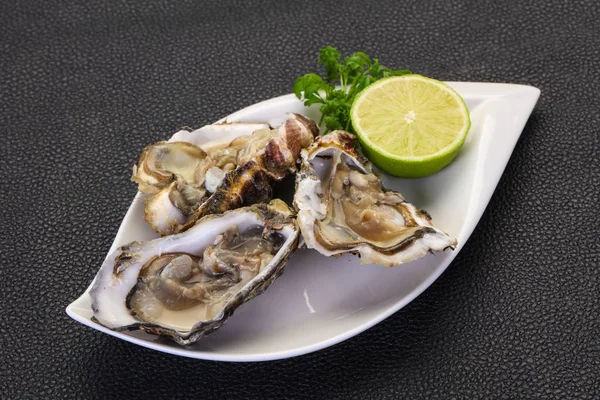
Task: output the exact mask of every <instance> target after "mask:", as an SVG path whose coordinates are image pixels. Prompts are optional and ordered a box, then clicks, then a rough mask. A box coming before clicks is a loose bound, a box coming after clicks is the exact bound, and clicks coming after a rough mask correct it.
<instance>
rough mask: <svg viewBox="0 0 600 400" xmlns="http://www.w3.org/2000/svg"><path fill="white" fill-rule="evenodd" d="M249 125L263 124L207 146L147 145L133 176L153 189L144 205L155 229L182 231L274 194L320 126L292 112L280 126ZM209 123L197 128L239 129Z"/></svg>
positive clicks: (142, 185)
mask: <svg viewBox="0 0 600 400" xmlns="http://www.w3.org/2000/svg"><path fill="white" fill-rule="evenodd" d="M232 125H236V126H237V127H236V130H237V131H240V130H243V129H247V128H245V127H244V126H242V125H243V124H232ZM248 126H250V127H253V126H261V127H263V128H261V129H259V130H258V131H255V132H254V133H252V134H251V135H244V136H240V137H238V138H235V139H233V140H231V141H229V142H210V143H206V144H204V145H203V146H202V148H200V147H198V146H195V145H194V144H191V143H187V142H168V143H167V142H160V143H158V144H157V145H153V146H149V147H147V148H146V149H144V151H143V152H142V156H141V157H140V160H139V162H138V164H137V165H136V166H135V167H134V176H133V178H132V180H134V181H135V182H137V183H138V184H139V187H140V191H142V192H143V193H151V194H152V196H150V197H148V198H147V199H146V203H145V210H144V218H145V219H146V221H147V222H148V223H149V224H150V226H151V227H152V229H154V230H155V231H156V232H158V233H159V234H161V235H163V236H164V235H169V234H173V233H177V232H182V231H183V230H185V229H188V228H190V227H191V226H192V225H193V224H194V222H195V221H197V220H198V219H199V218H201V217H202V216H204V215H206V214H209V213H214V212H216V210H219V212H223V211H226V210H230V209H234V208H237V207H241V206H244V205H250V204H255V203H260V202H265V201H268V200H270V199H271V197H272V190H271V184H272V183H273V181H274V180H280V179H282V178H283V177H285V175H287V174H288V173H294V172H295V171H296V160H297V159H298V158H299V155H300V150H301V149H302V148H306V147H308V146H309V145H310V144H311V143H312V142H313V140H314V136H315V135H316V133H317V130H318V129H317V127H316V124H315V123H314V122H313V121H312V120H310V119H308V118H306V117H304V116H301V115H299V114H291V116H290V118H288V119H287V120H286V121H285V122H284V123H283V124H282V125H281V126H280V127H279V129H276V130H271V129H265V128H264V125H263V124H248ZM209 127H210V128H209ZM209 127H205V128H201V129H200V130H198V131H197V132H199V135H200V133H202V132H204V133H203V134H206V133H207V132H206V129H211V130H217V131H219V130H231V129H233V128H232V127H231V125H211V126H209ZM203 129H204V130H205V131H203ZM182 132H184V131H182ZM180 133H181V132H178V135H179V136H181V135H180ZM182 137H183V136H182ZM185 138H187V139H189V140H193V139H194V138H193V137H192V136H190V135H187V136H185ZM192 150H193V151H192ZM172 160H174V161H172ZM157 177H159V178H160V179H159V178H157Z"/></svg>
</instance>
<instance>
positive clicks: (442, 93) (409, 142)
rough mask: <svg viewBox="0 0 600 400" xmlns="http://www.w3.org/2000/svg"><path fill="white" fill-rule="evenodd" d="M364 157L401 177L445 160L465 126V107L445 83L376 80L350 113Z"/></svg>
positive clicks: (416, 78)
mask: <svg viewBox="0 0 600 400" xmlns="http://www.w3.org/2000/svg"><path fill="white" fill-rule="evenodd" d="M350 116H351V120H352V126H353V127H354V130H355V131H356V133H357V135H358V138H359V140H360V142H361V144H362V146H363V149H364V151H365V153H366V155H367V157H369V159H370V160H371V161H372V162H373V163H374V164H375V165H377V166H378V167H379V168H381V169H382V170H384V171H385V172H387V173H389V174H392V175H395V176H400V177H403V178H420V177H423V176H427V175H431V174H433V173H435V172H437V171H439V170H440V169H442V168H444V167H445V166H446V165H448V164H449V163H450V162H451V161H452V160H453V159H454V157H456V154H457V153H458V150H459V149H460V147H461V146H462V144H463V142H464V141H465V138H466V137H467V133H468V132H469V128H470V127H471V120H470V119H469V109H468V108H467V106H466V104H465V102H464V100H463V99H462V97H460V95H459V94H458V93H456V92H455V91H454V90H453V89H452V88H450V86H448V85H446V84H445V83H443V82H440V81H436V80H435V79H430V78H426V77H424V76H421V75H404V76H397V77H391V78H386V79H382V80H380V81H378V82H376V83H374V84H372V85H371V86H369V87H367V88H366V89H365V90H363V91H362V92H361V93H360V94H359V95H358V97H357V98H356V100H354V103H353V104H352V110H351V113H350Z"/></svg>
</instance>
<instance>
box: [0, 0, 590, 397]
mask: <svg viewBox="0 0 600 400" xmlns="http://www.w3.org/2000/svg"><path fill="white" fill-rule="evenodd" d="M496 3H499V4H496ZM599 32H600V8H599V7H598V4H597V3H596V2H594V1H544V2H542V1H539V2H535V1H510V2H492V1H487V2H480V1H463V2H459V1H451V2H450V1H449V2H443V3H442V2H431V1H407V2H396V1H393V0H390V1H385V0H380V1H377V2H367V1H364V0H363V1H348V2H341V1H324V0H323V1H316V0H315V1H308V2H300V1H296V2H291V1H289V2H285V1H275V0H273V1H264V2H242V1H231V0H221V1H218V2H217V1H214V2H213V1H179V2H158V1H144V2H138V3H137V4H134V3H129V2H114V3H112V2H95V3H94V4H91V2H89V3H88V2H83V1H82V2H65V1H57V2H52V3H50V2H42V1H40V2H34V1H23V2H3V3H2V4H0V134H1V139H2V141H1V144H0V170H1V171H2V176H3V179H2V180H0V204H1V211H0V226H1V230H0V253H1V255H2V261H3V265H2V267H1V268H0V397H1V398H7V399H16V398H48V399H50V398H52V399H54V398H103V399H106V398H129V399H132V398H154V397H159V396H160V397H164V398H273V399H279V398H313V399H314V398H324V399H334V398H340V399H348V398H357V399H376V398H410V399H417V398H504V399H515V398H540V399H562V398H569V399H574V398H581V399H593V398H600V322H599V321H600V318H599V315H600V271H599V261H600V260H599V259H600V240H599V231H600V219H599V214H600V213H599V208H600V207H599V206H600V203H599V194H598V193H599V189H600V182H599V180H600V178H599V177H600V155H599V148H600V140H599V137H600V100H599V96H598V93H600V78H599V75H598V71H599V70H600V61H599V60H600V36H599V35H598V33H599ZM327 44H332V45H335V46H337V47H339V48H340V49H341V50H343V51H344V52H349V51H355V50H359V49H362V50H364V51H366V52H367V53H369V54H372V55H376V56H379V57H380V58H381V59H382V62H384V63H385V64H386V65H390V66H393V67H398V68H411V69H413V70H415V71H418V72H419V73H422V74H425V75H431V76H434V77H437V78H438V79H444V80H458V81H461V80H464V81H495V82H512V83H524V84H530V85H534V86H537V87H539V88H540V89H541V90H542V96H541V98H540V101H539V103H538V106H537V108H536V110H535V111H534V113H533V115H532V117H531V119H530V121H529V123H528V124H527V126H526V128H525V131H524V132H523V135H522V137H521V139H520V141H519V143H518V144H517V147H516V149H515V152H514V154H513V156H512V158H511V161H510V163H509V165H508V167H507V169H506V171H505V174H504V176H503V178H502V180H501V182H500V184H499V186H498V188H497V190H496V193H495V195H494V197H493V198H492V201H491V203H490V204H489V206H488V208H487V211H486V213H485V214H484V216H483V218H482V219H481V222H480V223H479V225H478V227H477V229H476V231H475V232H474V234H473V236H472V238H471V240H470V241H469V242H468V243H467V244H466V246H465V248H464V249H463V250H462V252H461V253H460V254H459V255H458V257H457V258H456V260H455V261H454V263H453V264H452V265H451V266H450V267H449V269H448V270H447V271H446V272H445V273H444V274H443V275H442V277H441V278H440V279H439V280H438V281H437V282H435V283H434V285H433V286H432V287H431V288H430V289H428V290H427V291H426V292H425V293H424V294H423V295H422V296H420V297H419V298H418V299H417V300H415V301H414V302H412V303H411V304H410V305H409V306H407V307H406V308H404V309H403V310H401V311H400V312H398V313H396V314H395V315H393V316H392V317H390V318H389V319H387V320H386V321H384V322H383V323H381V324H379V325H378V326H376V327H374V328H372V329H370V330H368V331H367V332H365V333H363V334H361V335H359V336H357V337H355V338H353V339H351V340H348V341H346V342H344V343H342V344H339V345H337V346H334V347H333V348H329V349H326V350H323V351H320V352H317V353H313V354H310V355H306V356H302V357H299V358H295V359H289V360H282V361H276V362H269V363H256V364H228V363H214V362H207V361H195V360H190V359H184V358H178V357H174V356H169V355H165V354H161V353H158V352H154V351H151V350H146V349H143V348H141V347H138V346H135V345H132V344H128V343H125V342H122V341H119V340H117V339H114V338H112V337H109V336H107V335H104V334H101V333H99V332H96V331H94V330H91V329H88V328H85V327H83V326H81V325H79V324H77V323H76V322H74V321H72V320H70V319H69V318H68V317H67V316H66V315H65V313H64V307H65V306H66V305H67V304H68V303H69V302H71V301H72V300H73V299H75V298H76V297H77V296H78V295H79V294H80V293H81V292H82V291H83V290H85V288H86V287H87V285H88V284H89V282H90V281H91V279H92V278H93V276H94V274H95V272H96V270H97V268H98V266H99V265H100V263H101V261H102V260H103V258H104V256H105V255H106V251H107V249H108V248H109V246H110V243H111V241H112V239H113V237H114V235H115V233H116V231H117V228H118V226H119V223H120V220H121V219H122V217H123V215H124V213H125V211H126V209H127V207H128V205H129V203H130V201H131V199H132V197H133V195H134V193H135V191H136V188H135V186H134V185H133V184H132V183H131V182H129V179H128V174H129V171H130V167H131V165H132V163H133V162H134V160H135V159H136V157H137V155H138V153H139V151H140V149H141V148H142V147H143V146H144V145H146V144H148V143H150V142H152V141H155V140H158V139H164V138H166V137H168V136H169V135H170V134H171V133H173V132H174V131H175V130H176V129H177V128H178V127H180V126H185V125H187V126H200V125H202V124H205V123H208V122H211V121H214V120H216V119H218V118H220V117H222V116H224V115H226V114H228V113H230V112H232V111H235V110H237V109H239V108H242V107H244V106H247V105H250V104H252V103H255V102H256V101H259V100H263V99H267V98H270V97H273V96H276V95H280V94H284V93H288V92H290V89H291V85H292V83H293V79H294V78H295V77H296V76H298V75H300V74H302V73H304V72H308V71H311V70H314V69H315V68H316V62H315V58H316V52H317V49H318V48H319V47H320V46H323V45H327Z"/></svg>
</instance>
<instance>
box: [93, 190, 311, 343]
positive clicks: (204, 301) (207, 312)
mask: <svg viewBox="0 0 600 400" xmlns="http://www.w3.org/2000/svg"><path fill="white" fill-rule="evenodd" d="M298 238H299V229H298V227H297V224H296V221H295V218H294V216H293V214H292V212H291V210H290V209H289V207H288V206H287V205H286V204H285V203H283V202H282V201H281V200H273V201H271V202H270V203H269V204H256V205H253V206H250V207H244V208H239V209H237V210H232V211H228V212H226V213H224V214H221V215H210V216H207V217H204V218H203V219H201V220H200V221H198V223H197V224H195V225H194V227H193V228H191V229H189V230H188V231H186V232H183V233H180V234H177V235H172V236H167V237H163V238H159V239H155V240H151V241H149V242H133V243H131V244H128V245H126V246H123V247H121V248H120V249H118V250H116V251H115V252H114V253H112V254H111V255H109V256H108V257H107V259H106V260H105V261H104V263H103V264H102V267H101V268H100V270H99V272H98V274H97V276H96V280H95V281H94V284H93V287H92V289H91V291H90V296H91V300H92V310H93V312H94V319H95V320H96V321H97V322H99V323H100V324H102V325H104V326H106V327H108V328H110V329H114V330H135V329H141V330H143V331H146V332H149V333H152V334H157V335H162V336H166V337H169V338H170V339H172V340H174V341H176V342H177V343H180V344H184V345H187V344H191V343H193V342H195V341H196V340H198V339H199V338H201V337H202V336H204V335H206V334H208V333H210V332H212V331H214V330H216V329H218V328H219V327H220V326H221V325H223V324H224V323H225V322H226V320H227V319H228V318H229V317H230V316H231V315H232V314H233V312H234V311H235V309H236V308H237V307H239V306H240V305H242V304H243V303H245V302H246V301H248V300H250V299H252V298H253V297H254V296H257V295H259V294H261V293H262V292H263V291H264V290H265V289H266V288H267V287H268V286H269V285H270V284H271V283H273V281H274V280H275V279H276V278H277V277H278V276H279V275H280V274H281V273H282V272H283V268H284V266H285V264H286V262H287V260H288V258H289V257H290V256H291V255H292V253H293V252H294V251H295V249H296V248H297V246H298Z"/></svg>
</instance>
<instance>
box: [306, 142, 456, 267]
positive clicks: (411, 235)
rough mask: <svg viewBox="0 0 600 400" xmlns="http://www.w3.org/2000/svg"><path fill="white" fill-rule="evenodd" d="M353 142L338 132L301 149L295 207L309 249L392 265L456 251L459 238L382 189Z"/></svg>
mask: <svg viewBox="0 0 600 400" xmlns="http://www.w3.org/2000/svg"><path fill="white" fill-rule="evenodd" d="M355 140H356V138H355V136H354V135H351V134H350V133H347V132H343V131H334V132H331V133H329V134H327V135H325V136H322V137H320V138H318V139H317V140H316V141H315V143H313V145H312V146H310V147H309V148H308V149H306V150H302V167H301V171H299V172H298V173H297V175H296V185H297V188H296V193H295V195H294V204H295V207H296V208H297V210H298V223H299V225H300V229H301V231H302V236H303V238H304V240H305V242H306V245H307V246H308V247H309V248H314V249H316V250H317V251H319V252H320V253H322V254H324V255H326V256H336V255H340V254H344V253H354V254H358V255H359V256H360V258H361V263H363V264H366V263H375V264H381V265H385V266H388V267H391V266H396V265H399V264H402V263H405V262H409V261H412V260H414V259H416V258H419V257H422V256H424V255H425V254H426V253H427V252H432V251H443V250H445V249H447V248H451V249H452V248H454V247H455V246H456V239H454V238H451V237H450V236H448V235H447V234H446V233H444V232H443V231H441V230H440V229H438V228H436V227H434V226H433V225H432V224H431V217H430V216H429V214H428V213H427V212H425V211H423V210H419V209H417V208H416V207H415V206H414V205H412V204H411V203H408V202H407V201H406V200H405V199H404V198H403V197H402V195H401V194H400V193H398V192H394V191H390V190H387V189H385V188H384V187H383V185H382V183H381V179H380V177H379V176H378V175H377V174H375V173H374V172H373V171H372V167H371V164H370V163H369V161H368V160H367V159H366V158H364V157H362V156H361V155H360V154H358V153H357V152H356V150H355V148H354V145H355Z"/></svg>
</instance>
